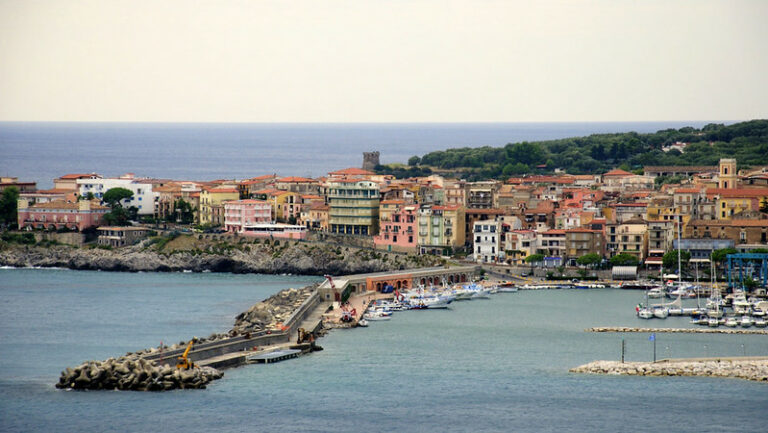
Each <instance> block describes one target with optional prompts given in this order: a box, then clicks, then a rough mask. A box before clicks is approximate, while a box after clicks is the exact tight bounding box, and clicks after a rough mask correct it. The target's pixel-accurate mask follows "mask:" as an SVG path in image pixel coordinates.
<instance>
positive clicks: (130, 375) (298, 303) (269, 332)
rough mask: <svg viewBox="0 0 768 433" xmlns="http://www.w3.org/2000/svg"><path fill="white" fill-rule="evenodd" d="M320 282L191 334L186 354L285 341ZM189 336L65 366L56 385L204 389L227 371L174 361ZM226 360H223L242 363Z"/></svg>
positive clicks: (197, 357)
mask: <svg viewBox="0 0 768 433" xmlns="http://www.w3.org/2000/svg"><path fill="white" fill-rule="evenodd" d="M316 289H317V285H316V284H315V285H311V286H307V287H304V288H301V289H294V288H290V289H285V290H281V291H280V292H278V293H276V294H274V295H272V296H270V297H269V298H267V299H265V300H263V301H261V302H259V303H257V304H255V305H253V306H252V307H251V308H249V309H248V310H247V311H244V312H242V313H240V314H238V315H237V316H236V317H235V323H234V326H233V327H232V328H231V329H230V330H229V331H228V332H226V333H214V334H211V335H210V336H208V337H201V338H198V337H193V339H192V340H191V341H192V342H193V344H192V349H191V350H190V352H189V353H188V359H189V360H190V361H192V362H194V363H198V362H200V361H202V362H201V363H202V364H205V361H206V360H207V359H209V358H212V357H215V356H221V355H226V354H228V353H232V352H243V351H248V350H251V349H253V348H254V347H255V346H256V345H261V346H265V345H272V344H282V343H287V342H288V341H289V340H290V335H291V333H292V332H293V330H294V329H295V328H297V326H298V325H299V324H300V323H301V321H302V320H304V319H305V318H306V317H307V315H308V314H309V313H310V312H312V310H313V309H314V308H317V307H318V302H317V300H319V298H318V297H317V294H316ZM187 345H189V342H187V341H180V342H179V343H176V344H173V345H171V346H165V345H164V346H159V347H152V348H149V349H144V350H140V351H137V352H129V353H127V354H126V355H124V356H122V357H119V358H109V359H107V360H105V361H94V360H91V361H86V362H83V363H82V364H80V365H78V366H76V367H72V368H66V369H65V370H64V371H62V372H61V376H60V377H59V382H58V383H57V384H56V387H57V388H59V389H78V390H84V389H88V390H114V389H116V390H121V391H168V390H173V389H203V388H205V387H206V385H207V384H209V383H210V382H211V381H213V380H216V379H219V378H221V377H223V373H222V372H221V371H219V370H217V369H215V368H212V367H210V366H202V367H201V366H195V367H194V368H190V369H179V368H176V367H175V364H176V362H177V361H178V358H179V356H181V355H182V353H183V352H184V351H185V349H186V347H187ZM240 361H241V360H238V361H237V362H222V363H220V365H221V366H234V365H239V363H240Z"/></svg>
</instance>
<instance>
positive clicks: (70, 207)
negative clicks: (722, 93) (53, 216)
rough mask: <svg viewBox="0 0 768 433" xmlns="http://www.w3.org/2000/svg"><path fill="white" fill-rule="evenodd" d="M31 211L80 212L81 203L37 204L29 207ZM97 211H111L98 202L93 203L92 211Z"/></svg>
mask: <svg viewBox="0 0 768 433" xmlns="http://www.w3.org/2000/svg"><path fill="white" fill-rule="evenodd" d="M29 209H66V210H78V209H80V203H78V202H66V201H64V200H55V201H49V202H47V203H36V204H33V205H32V206H30V207H29ZM97 209H109V208H108V207H107V206H102V205H100V204H97V202H96V200H93V201H91V210H97Z"/></svg>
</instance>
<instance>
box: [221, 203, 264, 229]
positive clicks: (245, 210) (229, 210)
mask: <svg viewBox="0 0 768 433" xmlns="http://www.w3.org/2000/svg"><path fill="white" fill-rule="evenodd" d="M223 205H224V229H225V230H226V231H227V232H229V233H245V232H246V231H248V229H249V228H253V227H255V226H256V225H258V224H269V223H272V222H273V220H272V206H271V205H270V204H269V203H267V202H265V201H262V200H254V199H246V200H233V201H225V202H224V203H223Z"/></svg>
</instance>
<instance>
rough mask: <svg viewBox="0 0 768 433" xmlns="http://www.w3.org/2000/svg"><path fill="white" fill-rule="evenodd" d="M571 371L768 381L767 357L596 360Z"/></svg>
mask: <svg viewBox="0 0 768 433" xmlns="http://www.w3.org/2000/svg"><path fill="white" fill-rule="evenodd" d="M570 371H571V373H592V374H612V375H629V376H704V377H727V378H736V379H746V380H754V381H758V382H768V359H702V360H676V361H659V362H620V361H594V362H590V363H589V364H584V365H581V366H579V367H576V368H572V369H571V370H570Z"/></svg>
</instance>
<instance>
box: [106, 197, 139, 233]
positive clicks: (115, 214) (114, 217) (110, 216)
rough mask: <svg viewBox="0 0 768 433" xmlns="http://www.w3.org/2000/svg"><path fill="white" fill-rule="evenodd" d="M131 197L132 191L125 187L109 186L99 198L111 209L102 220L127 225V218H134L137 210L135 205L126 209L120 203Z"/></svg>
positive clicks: (110, 223) (112, 223)
mask: <svg viewBox="0 0 768 433" xmlns="http://www.w3.org/2000/svg"><path fill="white" fill-rule="evenodd" d="M131 197H133V191H131V190H129V189H125V188H110V189H109V190H108V191H107V192H105V193H104V196H103V197H102V198H101V200H102V201H103V202H104V203H106V204H107V205H108V206H109V207H110V208H112V210H111V211H110V212H109V213H107V214H105V215H104V222H106V223H107V224H109V225H114V226H125V225H128V220H130V219H135V218H136V215H137V213H138V211H139V210H138V209H137V208H136V207H135V206H131V207H130V208H128V209H127V210H126V209H124V208H123V205H122V203H121V202H122V201H123V200H125V199H130V198H131Z"/></svg>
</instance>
